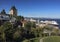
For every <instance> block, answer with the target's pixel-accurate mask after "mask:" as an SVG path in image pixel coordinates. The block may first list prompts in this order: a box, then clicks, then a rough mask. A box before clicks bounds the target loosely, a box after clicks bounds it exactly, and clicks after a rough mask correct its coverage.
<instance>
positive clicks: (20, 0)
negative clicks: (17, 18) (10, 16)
mask: <svg viewBox="0 0 60 42" xmlns="http://www.w3.org/2000/svg"><path fill="white" fill-rule="evenodd" d="M13 5H15V6H16V8H17V9H18V15H22V16H24V17H47V18H60V0H0V12H1V10H2V9H5V10H6V12H7V13H9V10H10V8H11V6H13Z"/></svg>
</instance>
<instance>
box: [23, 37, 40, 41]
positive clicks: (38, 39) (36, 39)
mask: <svg viewBox="0 0 60 42" xmlns="http://www.w3.org/2000/svg"><path fill="white" fill-rule="evenodd" d="M39 41H40V38H33V39H30V40H28V39H26V40H24V41H23V42H39Z"/></svg>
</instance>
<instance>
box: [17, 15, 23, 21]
mask: <svg viewBox="0 0 60 42" xmlns="http://www.w3.org/2000/svg"><path fill="white" fill-rule="evenodd" d="M16 19H17V21H23V20H24V17H23V16H17V17H16Z"/></svg>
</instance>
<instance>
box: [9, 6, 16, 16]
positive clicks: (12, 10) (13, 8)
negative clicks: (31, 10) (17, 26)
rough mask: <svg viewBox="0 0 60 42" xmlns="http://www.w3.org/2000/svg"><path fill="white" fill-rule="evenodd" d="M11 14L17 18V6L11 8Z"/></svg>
mask: <svg viewBox="0 0 60 42" xmlns="http://www.w3.org/2000/svg"><path fill="white" fill-rule="evenodd" d="M9 14H10V15H12V16H17V9H16V8H15V6H12V7H11V9H10V12H9Z"/></svg>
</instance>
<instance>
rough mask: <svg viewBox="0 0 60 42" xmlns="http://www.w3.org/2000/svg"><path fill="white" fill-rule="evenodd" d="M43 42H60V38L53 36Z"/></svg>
mask: <svg viewBox="0 0 60 42" xmlns="http://www.w3.org/2000/svg"><path fill="white" fill-rule="evenodd" d="M43 42H60V36H51V37H47V38H44V39H43Z"/></svg>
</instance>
